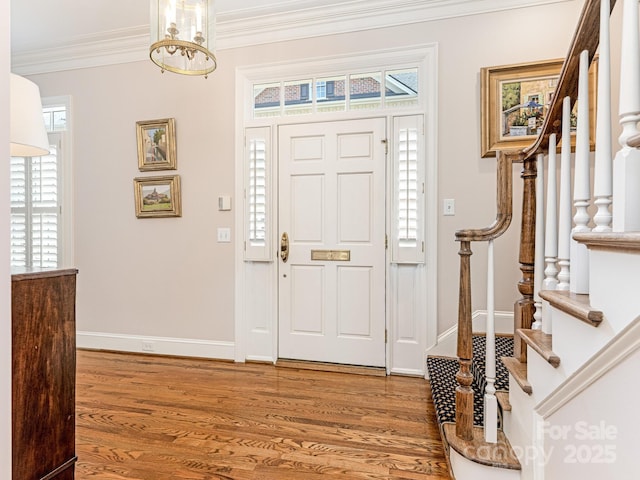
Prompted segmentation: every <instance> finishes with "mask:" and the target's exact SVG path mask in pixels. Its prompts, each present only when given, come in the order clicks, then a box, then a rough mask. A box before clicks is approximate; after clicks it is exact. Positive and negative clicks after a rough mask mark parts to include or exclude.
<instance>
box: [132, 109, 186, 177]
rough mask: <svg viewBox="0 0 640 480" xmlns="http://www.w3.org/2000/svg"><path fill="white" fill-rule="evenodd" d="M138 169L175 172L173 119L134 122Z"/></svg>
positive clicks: (174, 129)
mask: <svg viewBox="0 0 640 480" xmlns="http://www.w3.org/2000/svg"><path fill="white" fill-rule="evenodd" d="M136 136H137V138H138V169H139V170H140V171H141V172H144V171H149V170H175V169H176V167H177V159H176V122H175V119H173V118H164V119H161V120H144V121H140V122H136Z"/></svg>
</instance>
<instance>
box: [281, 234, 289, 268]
mask: <svg viewBox="0 0 640 480" xmlns="http://www.w3.org/2000/svg"><path fill="white" fill-rule="evenodd" d="M280 258H281V259H282V261H283V262H284V263H287V260H288V259H289V235H287V232H284V233H283V234H282V237H280Z"/></svg>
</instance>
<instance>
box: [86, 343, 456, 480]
mask: <svg viewBox="0 0 640 480" xmlns="http://www.w3.org/2000/svg"><path fill="white" fill-rule="evenodd" d="M76 397H77V400H76V402H77V420H76V422H77V428H76V453H77V455H78V457H79V460H78V463H77V468H76V479H77V480H84V479H87V480H88V479H94V478H95V479H105V480H134V479H135V480H165V479H166V480H169V479H171V480H173V479H179V480H183V479H189V480H209V479H238V480H244V479H259V480H290V479H304V480H320V479H322V480H331V479H339V480H352V479H353V480H355V479H358V480H361V479H387V480H396V479H398V480H399V479H412V480H416V479H417V480H436V479H438V480H440V479H449V475H448V473H447V465H446V460H445V457H444V453H443V450H442V444H441V442H440V435H439V432H438V426H437V424H436V418H435V414H434V410H433V404H432V402H431V396H430V392H429V384H428V382H426V381H425V380H423V379H419V378H406V377H397V376H392V377H375V376H361V375H349V374H344V373H329V372H317V371H309V370H298V369H291V368H278V367H274V366H272V365H263V364H234V363H226V362H216V361H209V360H193V359H182V358H167V357H152V356H143V355H131V354H119V353H109V352H96V351H82V350H81V351H78V358H77V394H76Z"/></svg>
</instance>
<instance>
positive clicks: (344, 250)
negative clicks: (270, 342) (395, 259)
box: [278, 119, 386, 366]
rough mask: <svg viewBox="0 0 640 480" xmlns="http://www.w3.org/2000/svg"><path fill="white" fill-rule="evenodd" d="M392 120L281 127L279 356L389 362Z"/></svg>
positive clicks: (355, 362)
mask: <svg viewBox="0 0 640 480" xmlns="http://www.w3.org/2000/svg"><path fill="white" fill-rule="evenodd" d="M385 136H386V135H385V120H384V119H364V120H350V121H339V122H323V123H314V124H299V125H286V126H281V127H280V128H279V132H278V137H279V139H278V141H279V143H278V148H279V166H280V168H279V172H280V173H279V190H280V195H279V221H280V225H279V226H280V233H281V234H282V233H284V232H286V233H287V234H288V237H289V258H288V261H287V262H283V261H282V260H280V264H279V285H278V286H279V347H278V349H279V357H280V358H292V359H298V360H312V361H323V362H335V363H347V364H355V365H369V366H385V246H384V234H385V146H384V143H383V141H384V140H385Z"/></svg>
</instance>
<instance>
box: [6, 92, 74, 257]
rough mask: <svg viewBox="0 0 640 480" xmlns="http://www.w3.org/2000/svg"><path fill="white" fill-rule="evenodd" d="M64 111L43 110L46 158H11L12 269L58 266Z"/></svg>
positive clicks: (61, 108) (56, 108)
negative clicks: (48, 150) (47, 139)
mask: <svg viewBox="0 0 640 480" xmlns="http://www.w3.org/2000/svg"><path fill="white" fill-rule="evenodd" d="M45 103H46V102H45ZM67 111H68V109H67V107H66V105H55V106H47V107H45V108H43V116H44V120H45V126H46V128H47V130H48V132H49V134H48V135H49V145H50V147H49V148H50V153H49V155H45V156H42V157H12V158H11V172H10V182H11V226H10V235H11V241H10V246H11V265H12V266H13V267H39V268H56V267H59V266H60V265H61V264H62V256H63V255H62V253H63V228H62V218H61V215H62V197H63V186H62V182H63V158H64V154H63V137H64V135H65V132H66V129H67Z"/></svg>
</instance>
